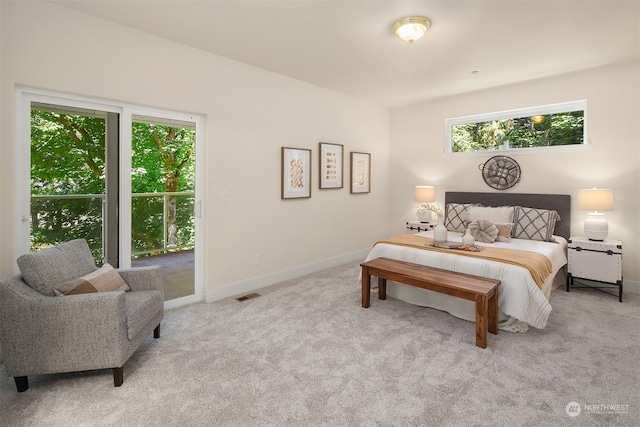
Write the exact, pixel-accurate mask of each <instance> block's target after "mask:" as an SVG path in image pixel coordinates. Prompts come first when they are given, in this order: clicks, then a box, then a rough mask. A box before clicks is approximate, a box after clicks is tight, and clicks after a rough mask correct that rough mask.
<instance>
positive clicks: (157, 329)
mask: <svg viewBox="0 0 640 427" xmlns="http://www.w3.org/2000/svg"><path fill="white" fill-rule="evenodd" d="M153 337H154V338H160V323H158V326H156V328H155V329H154V330H153Z"/></svg>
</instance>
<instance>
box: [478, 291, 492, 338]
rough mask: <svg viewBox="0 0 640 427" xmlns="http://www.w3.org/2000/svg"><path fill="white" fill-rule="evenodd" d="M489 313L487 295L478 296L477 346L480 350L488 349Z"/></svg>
mask: <svg viewBox="0 0 640 427" xmlns="http://www.w3.org/2000/svg"><path fill="white" fill-rule="evenodd" d="M488 311H489V302H488V301H487V297H486V295H476V345H477V346H478V347H480V348H487V330H488V326H489V325H488V322H487V312H488Z"/></svg>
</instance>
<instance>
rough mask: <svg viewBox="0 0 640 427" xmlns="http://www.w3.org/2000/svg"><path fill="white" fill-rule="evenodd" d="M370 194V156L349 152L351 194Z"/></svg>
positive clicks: (368, 154)
mask: <svg viewBox="0 0 640 427" xmlns="http://www.w3.org/2000/svg"><path fill="white" fill-rule="evenodd" d="M369 192H371V154H370V153H358V152H354V151H352V152H351V193H369Z"/></svg>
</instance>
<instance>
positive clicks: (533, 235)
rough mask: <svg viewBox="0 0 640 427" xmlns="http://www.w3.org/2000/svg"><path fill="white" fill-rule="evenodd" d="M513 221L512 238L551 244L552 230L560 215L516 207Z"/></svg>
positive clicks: (547, 211)
mask: <svg viewBox="0 0 640 427" xmlns="http://www.w3.org/2000/svg"><path fill="white" fill-rule="evenodd" d="M514 219H515V225H514V227H513V232H512V237H515V238H516V239H529V240H541V241H543V242H553V241H554V240H553V230H554V229H555V227H556V222H557V221H560V215H558V212H556V211H551V210H546V209H535V208H525V207H522V206H516V207H515V212H514Z"/></svg>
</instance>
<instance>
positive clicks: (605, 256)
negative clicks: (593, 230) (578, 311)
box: [567, 236, 622, 302]
mask: <svg viewBox="0 0 640 427" xmlns="http://www.w3.org/2000/svg"><path fill="white" fill-rule="evenodd" d="M574 279H585V280H589V281H592V282H598V283H601V284H608V286H591V285H588V284H586V283H584V282H579V281H577V280H574ZM574 282H575V283H577V284H579V285H581V286H578V287H583V288H584V287H586V288H593V289H598V290H602V289H611V288H613V287H617V288H618V301H620V302H622V241H621V240H613V239H605V240H601V241H598V240H589V239H587V238H586V237H582V236H575V237H571V238H570V239H569V248H568V269H567V292H569V288H570V287H571V286H573V285H574V284H575V283H574ZM574 287H575V286H574ZM606 293H609V292H606Z"/></svg>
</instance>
